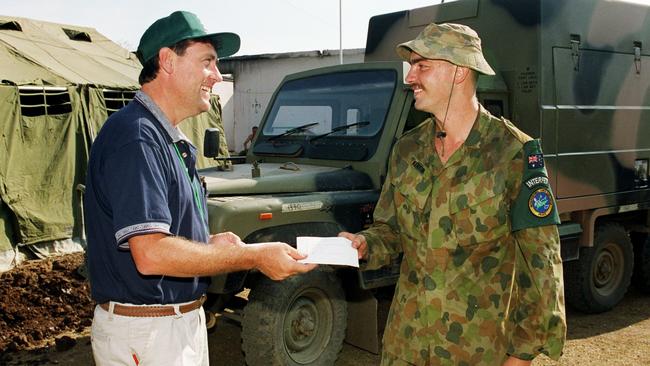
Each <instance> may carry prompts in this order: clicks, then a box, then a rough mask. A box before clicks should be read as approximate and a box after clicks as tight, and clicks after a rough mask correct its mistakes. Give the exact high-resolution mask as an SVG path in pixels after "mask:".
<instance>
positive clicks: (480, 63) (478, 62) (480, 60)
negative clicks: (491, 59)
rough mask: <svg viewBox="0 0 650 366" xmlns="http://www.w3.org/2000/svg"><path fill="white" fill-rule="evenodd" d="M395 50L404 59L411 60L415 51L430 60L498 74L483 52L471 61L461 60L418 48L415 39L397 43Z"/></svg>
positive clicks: (484, 72) (489, 73) (487, 73)
mask: <svg viewBox="0 0 650 366" xmlns="http://www.w3.org/2000/svg"><path fill="white" fill-rule="evenodd" d="M395 52H396V53H397V55H398V56H399V57H400V58H401V59H402V60H404V61H406V62H410V59H411V53H412V52H415V53H417V54H418V55H420V56H422V57H424V58H428V59H430V60H444V61H447V62H450V63H452V64H454V65H458V66H462V67H467V68H469V69H472V70H474V71H476V72H479V73H481V74H484V75H496V73H495V72H494V70H493V69H492V67H491V66H490V64H489V63H488V62H487V60H486V59H485V58H484V57H483V54H482V53H481V54H478V55H475V57H474V58H473V59H472V60H471V62H468V61H466V62H459V60H458V59H452V58H449V57H445V56H444V55H442V54H438V53H436V54H431V53H430V52H429V50H428V49H426V48H422V49H419V48H418V43H417V42H416V41H415V40H413V41H408V42H404V43H400V44H399V45H397V47H396V48H395Z"/></svg>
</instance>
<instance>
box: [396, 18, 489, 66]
mask: <svg viewBox="0 0 650 366" xmlns="http://www.w3.org/2000/svg"><path fill="white" fill-rule="evenodd" d="M396 51H397V54H398V55H399V56H400V57H401V58H402V59H404V60H406V61H409V58H410V57H411V52H415V53H417V54H419V55H421V56H422V57H425V58H428V59H436V60H445V61H449V62H451V63H452V64H455V65H458V66H463V67H467V68H470V69H472V70H476V71H478V72H480V73H481V74H485V75H494V70H492V68H491V67H490V64H488V62H487V61H486V60H485V57H483V51H482V49H481V39H480V38H479V37H478V34H476V32H475V31H474V30H473V29H472V28H470V27H468V26H466V25H462V24H454V23H444V24H435V23H431V24H429V25H428V26H427V27H426V28H424V30H423V31H422V32H421V33H420V34H418V36H417V37H416V38H415V39H414V40H411V41H408V42H404V43H401V44H399V45H397V48H396Z"/></svg>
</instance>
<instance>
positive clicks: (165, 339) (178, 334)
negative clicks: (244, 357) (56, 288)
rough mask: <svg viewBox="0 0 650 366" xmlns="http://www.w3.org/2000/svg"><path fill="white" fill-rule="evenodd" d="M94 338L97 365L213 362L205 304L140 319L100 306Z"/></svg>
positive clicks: (192, 365) (202, 364) (202, 365)
mask: <svg viewBox="0 0 650 366" xmlns="http://www.w3.org/2000/svg"><path fill="white" fill-rule="evenodd" d="M90 337H91V342H92V348H93V357H94V358H95V364H96V365H97V366H104V365H125V366H126V365H128V366H150V365H152V366H153V365H156V366H157V365H174V366H176V365H179V366H197V365H198V366H208V365H209V363H210V361H209V355H208V333H207V330H206V327H205V313H204V312H203V308H202V307H201V308H199V309H196V310H193V311H190V312H187V313H185V314H181V315H178V316H165V317H151V318H140V317H129V316H121V315H115V314H112V313H109V312H108V311H106V310H104V309H102V308H101V307H99V306H96V307H95V315H94V317H93V324H92V328H91V335H90Z"/></svg>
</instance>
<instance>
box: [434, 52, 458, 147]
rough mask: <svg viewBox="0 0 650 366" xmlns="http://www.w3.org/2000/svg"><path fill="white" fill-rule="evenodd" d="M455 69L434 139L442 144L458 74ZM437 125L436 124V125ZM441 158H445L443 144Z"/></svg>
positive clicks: (445, 134)
mask: <svg viewBox="0 0 650 366" xmlns="http://www.w3.org/2000/svg"><path fill="white" fill-rule="evenodd" d="M455 66H456V68H455V69H454V77H453V79H452V81H451V88H450V90H449V98H447V108H445V117H444V118H443V119H442V125H441V126H440V131H437V132H436V137H437V138H439V139H440V141H441V142H442V139H444V138H445V137H447V131H445V123H446V122H447V113H449V104H451V95H452V94H453V93H454V84H456V83H455V80H456V73H458V65H455ZM436 125H437V124H436ZM441 155H442V156H445V144H444V143H443V144H442V153H441Z"/></svg>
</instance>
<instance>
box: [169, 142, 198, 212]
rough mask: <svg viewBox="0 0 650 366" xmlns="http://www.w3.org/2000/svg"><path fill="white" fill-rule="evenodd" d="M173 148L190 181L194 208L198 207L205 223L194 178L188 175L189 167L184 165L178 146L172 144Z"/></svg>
mask: <svg viewBox="0 0 650 366" xmlns="http://www.w3.org/2000/svg"><path fill="white" fill-rule="evenodd" d="M174 149H176V154H177V155H178V160H180V162H181V164H183V167H184V168H185V175H186V176H187V179H189V181H190V186H192V194H193V195H194V203H195V204H196V208H198V209H199V216H201V221H202V222H203V223H205V217H204V216H203V205H202V204H201V196H200V193H199V190H198V189H196V185H195V184H194V179H192V177H190V173H189V169H188V168H187V165H185V160H184V159H183V157H182V156H181V152H180V151H179V150H178V146H176V144H174Z"/></svg>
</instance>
